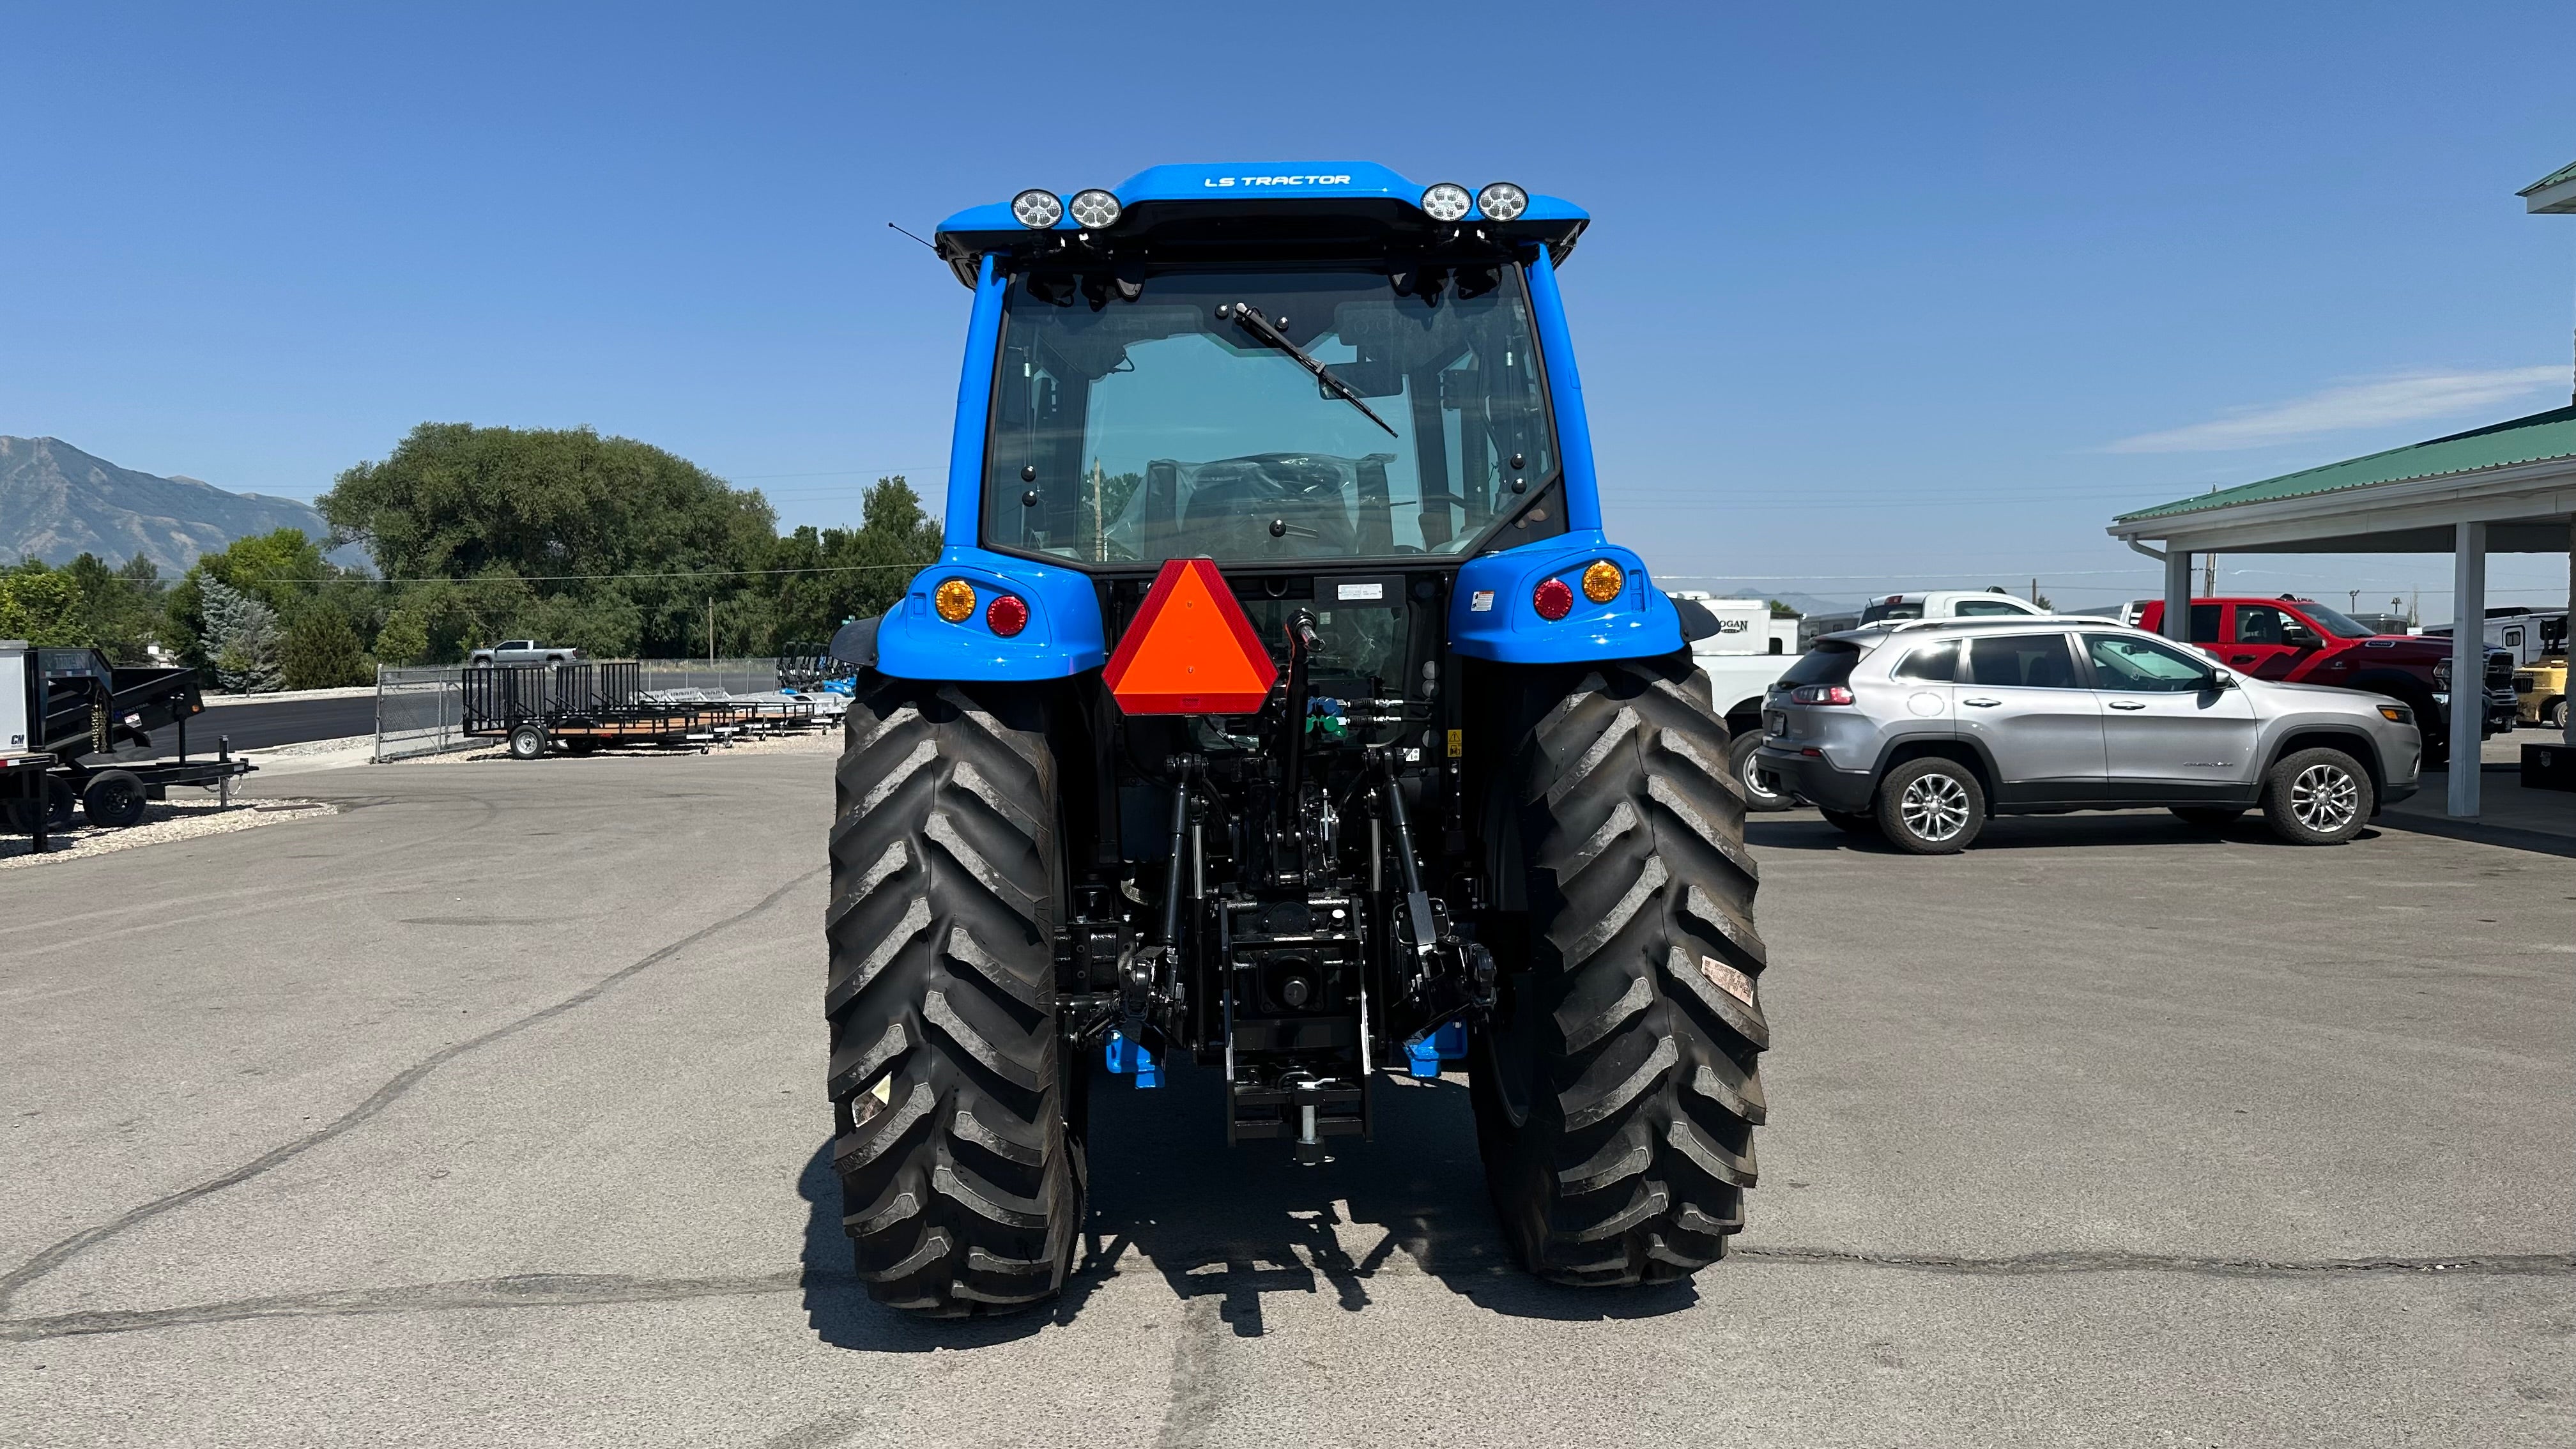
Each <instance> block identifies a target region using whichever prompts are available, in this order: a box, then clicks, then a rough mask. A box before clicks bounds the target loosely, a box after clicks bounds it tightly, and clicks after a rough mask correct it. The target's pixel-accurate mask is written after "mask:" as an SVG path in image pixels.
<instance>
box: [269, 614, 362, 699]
mask: <svg viewBox="0 0 2576 1449" xmlns="http://www.w3.org/2000/svg"><path fill="white" fill-rule="evenodd" d="M277 663H278V672H279V674H280V675H281V676H282V677H283V678H284V681H285V685H286V687H287V688H288V689H335V688H338V687H340V686H342V685H349V684H365V683H368V682H369V681H370V680H372V679H373V678H374V677H375V676H374V674H373V672H372V671H370V670H369V668H368V667H367V651H366V647H365V646H364V645H363V644H361V643H359V642H358V631H357V629H356V628H355V627H354V626H353V625H352V624H351V623H350V621H349V616H348V615H347V614H346V613H343V612H342V611H341V609H340V608H339V606H338V605H337V604H335V603H326V602H323V601H320V600H314V601H312V602H309V603H307V604H306V605H305V606H304V608H303V609H302V610H300V611H298V612H297V614H296V616H295V620H294V622H292V623H290V624H288V625H287V626H286V637H285V639H284V640H283V641H282V642H281V643H280V644H279V645H278V650H277Z"/></svg>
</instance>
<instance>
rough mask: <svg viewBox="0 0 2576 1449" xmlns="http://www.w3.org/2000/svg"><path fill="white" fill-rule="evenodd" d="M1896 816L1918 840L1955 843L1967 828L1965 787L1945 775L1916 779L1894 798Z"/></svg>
mask: <svg viewBox="0 0 2576 1449" xmlns="http://www.w3.org/2000/svg"><path fill="white" fill-rule="evenodd" d="M1896 813H1897V815H1898V816H1899V817H1900V818H1902V819H1903V820H1904V821H1905V828H1906V829H1907V830H1910V831H1912V832H1913V833H1914V835H1915V838H1917V839H1919V840H1928V841H1933V842H1935V843H1938V842H1940V841H1945V840H1956V839H1957V838H1958V837H1959V832H1961V831H1963V830H1965V829H1967V828H1968V787H1967V786H1965V785H1962V784H1960V783H1959V782H1958V780H1956V779H1955V778H1953V777H1951V776H1949V775H1941V774H1932V775H1918V776H1916V777H1915V778H1914V779H1912V780H1909V781H1907V782H1906V785H1905V791H1904V793H1903V794H1901V795H1899V796H1897V797H1896Z"/></svg>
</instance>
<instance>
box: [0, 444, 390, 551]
mask: <svg viewBox="0 0 2576 1449" xmlns="http://www.w3.org/2000/svg"><path fill="white" fill-rule="evenodd" d="M280 528H300V529H302V530H304V532H305V535H306V536H307V537H310V538H314V539H324V540H327V539H328V538H329V537H330V536H331V526H330V525H329V524H327V523H325V522H323V521H322V515H321V514H319V513H317V512H315V511H314V509H313V506H312V505H311V504H309V503H298V502H296V501H295V500H294V499H292V498H269V497H265V496H263V495H261V494H257V493H228V492H226V491H225V490H223V489H221V488H218V487H216V486H215V485H213V484H211V483H207V482H203V481H201V480H199V479H195V478H186V477H170V478H163V477H158V476H156V475H154V474H151V473H138V472H135V471H134V470H133V469H131V468H120V467H118V466H116V465H115V464H114V463H111V462H108V461H107V460H106V459H104V458H97V457H93V456H91V455H90V454H87V453H84V452H82V451H81V450H80V449H78V448H75V447H73V446H72V445H71V444H69V443H66V442H64V441H63V440H62V439H60V438H11V437H0V561H8V560H15V559H19V558H35V559H42V560H44V561H45V562H46V563H49V564H62V563H69V562H70V561H71V560H72V559H73V558H75V557H77V556H78V555H80V554H83V553H92V554H96V555H97V556H98V557H99V558H101V559H103V560H105V561H106V562H108V563H109V564H111V565H113V564H121V563H123V562H125V561H126V560H127V559H130V558H132V557H134V556H135V555H136V554H138V553H139V554H141V555H143V556H144V557H145V558H148V559H150V560H152V562H153V563H154V564H156V565H158V566H159V567H160V569H161V571H162V573H163V574H164V575H169V574H176V573H181V572H184V571H185V570H186V569H187V568H188V566H189V565H190V564H193V563H195V562H196V561H197V557H198V555H200V554H206V553H217V552H220V551H222V549H223V548H224V546H225V545H227V544H229V543H231V542H232V541H233V540H234V539H237V538H246V537H248V536H250V535H252V534H258V533H268V532H271V531H273V530H275V529H280ZM342 552H343V553H346V554H350V555H352V556H353V558H352V559H344V560H341V561H344V562H346V561H354V555H355V554H356V550H354V549H348V550H342Z"/></svg>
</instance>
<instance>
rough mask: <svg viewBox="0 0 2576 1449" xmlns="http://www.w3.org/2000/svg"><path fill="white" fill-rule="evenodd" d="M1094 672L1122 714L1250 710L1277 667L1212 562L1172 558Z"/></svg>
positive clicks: (1266, 694) (1266, 691)
mask: <svg viewBox="0 0 2576 1449" xmlns="http://www.w3.org/2000/svg"><path fill="white" fill-rule="evenodd" d="M1100 677H1101V680H1102V682H1104V683H1106V684H1107V685H1108V686H1109V693H1110V694H1111V696H1113V697H1114V698H1116V699H1117V701H1118V708H1119V709H1121V710H1122V711H1124V712H1126V713H1128V714H1250V713H1252V712H1253V711H1254V710H1257V709H1259V708H1261V702H1262V701H1263V700H1265V699H1268V698H1269V697H1270V686H1271V684H1272V682H1273V681H1275V680H1277V679H1278V678H1279V669H1278V666H1276V665H1274V664H1272V663H1271V662H1270V651H1269V650H1267V649H1264V648H1262V647H1261V636H1260V635H1258V634H1255V633H1253V632H1252V621H1251V620H1249V619H1247V618H1245V617H1243V606H1242V605H1240V604H1238V603H1236V602H1235V601H1234V590H1232V589H1230V588H1227V587H1226V583H1225V577H1224V575H1222V574H1219V573H1218V572H1217V571H1216V561H1215V560H1214V559H1204V558H1176V559H1167V560H1165V561H1164V563H1163V571H1162V572H1161V573H1159V574H1156V575H1155V576H1154V587H1153V588H1152V589H1150V590H1148V591H1146V594H1145V602H1144V603H1143V604H1142V605H1141V606H1139V607H1138V608H1137V610H1136V618H1135V622H1133V623H1131V624H1129V625H1128V626H1127V633H1126V635H1125V637H1123V638H1121V639H1120V640H1119V641H1118V649H1117V652H1115V653H1113V654H1111V655H1110V656H1109V664H1108V667H1106V668H1104V669H1102V670H1101V671H1100Z"/></svg>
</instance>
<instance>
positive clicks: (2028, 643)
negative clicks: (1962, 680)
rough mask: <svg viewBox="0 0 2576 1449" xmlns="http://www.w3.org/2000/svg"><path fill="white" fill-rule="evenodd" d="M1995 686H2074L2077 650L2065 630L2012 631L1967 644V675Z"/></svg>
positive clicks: (2055, 687) (1980, 682)
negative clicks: (2008, 633) (2067, 640)
mask: <svg viewBox="0 0 2576 1449" xmlns="http://www.w3.org/2000/svg"><path fill="white" fill-rule="evenodd" d="M1967 682H1968V683H1970V684H1982V685H1986V686H1988V687H1990V688H1996V689H2074V688H2076V687H2077V686H2076V682H2075V651H2074V650H2072V649H2070V648H2068V647H2067V645H2066V636H2065V635H2063V634H2010V635H2006V636H2005V637H2003V638H2000V639H1979V640H1976V641H1975V642H1973V643H1971V644H1970V645H1969V646H1968V679H1967Z"/></svg>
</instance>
